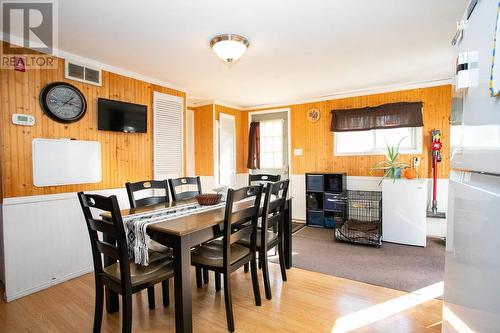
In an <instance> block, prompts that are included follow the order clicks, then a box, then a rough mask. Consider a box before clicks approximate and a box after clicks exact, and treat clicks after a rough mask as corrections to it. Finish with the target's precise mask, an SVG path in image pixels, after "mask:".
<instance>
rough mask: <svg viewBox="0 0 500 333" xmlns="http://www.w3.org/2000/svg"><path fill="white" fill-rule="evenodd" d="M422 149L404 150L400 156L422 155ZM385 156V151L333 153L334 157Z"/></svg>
mask: <svg viewBox="0 0 500 333" xmlns="http://www.w3.org/2000/svg"><path fill="white" fill-rule="evenodd" d="M421 154H422V149H415V150H403V151H401V152H400V153H399V155H421ZM377 155H378V156H384V155H385V153H384V152H383V151H367V152H355V153H337V152H333V156H377Z"/></svg>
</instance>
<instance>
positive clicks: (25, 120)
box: [12, 113, 35, 126]
mask: <svg viewBox="0 0 500 333" xmlns="http://www.w3.org/2000/svg"><path fill="white" fill-rule="evenodd" d="M12 123H13V124H14V125H22V126H34V125H35V117H33V116H30V115H27V114H19V113H14V114H13V115H12Z"/></svg>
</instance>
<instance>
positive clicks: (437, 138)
mask: <svg viewBox="0 0 500 333" xmlns="http://www.w3.org/2000/svg"><path fill="white" fill-rule="evenodd" d="M431 137H432V143H431V157H432V206H431V210H430V211H427V217H434V218H439V219H444V218H446V214H445V213H443V212H438V208H437V166H438V163H439V162H441V148H442V147H443V144H442V143H441V131H440V130H433V131H432V132H431Z"/></svg>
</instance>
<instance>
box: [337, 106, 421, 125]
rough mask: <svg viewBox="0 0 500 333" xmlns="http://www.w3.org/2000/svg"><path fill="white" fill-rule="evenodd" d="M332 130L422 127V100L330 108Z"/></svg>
mask: <svg viewBox="0 0 500 333" xmlns="http://www.w3.org/2000/svg"><path fill="white" fill-rule="evenodd" d="M331 113H332V115H333V117H332V124H331V127H330V130H331V131H332V132H349V131H368V130H372V129H377V128H398V127H422V126H423V125H424V123H423V120H422V102H402V103H391V104H383V105H380V106H375V107H367V108H361V109H347V110H332V112H331Z"/></svg>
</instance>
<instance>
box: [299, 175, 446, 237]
mask: <svg viewBox="0 0 500 333" xmlns="http://www.w3.org/2000/svg"><path fill="white" fill-rule="evenodd" d="M379 182H380V177H360V176H347V189H348V190H361V191H382V188H381V187H380V186H379ZM426 182H427V187H428V198H429V199H428V200H429V207H430V200H432V199H431V198H432V179H426ZM437 184H438V185H437V191H438V192H437V193H438V195H437V200H438V210H439V211H441V212H447V211H448V179H438V183H437ZM290 186H291V187H290V193H291V195H292V196H293V206H292V207H293V210H292V214H293V218H294V219H296V220H304V221H305V219H306V194H305V192H306V189H305V175H303V174H301V175H291V176H290ZM446 228H447V223H446V219H434V218H427V235H428V236H434V237H445V236H446Z"/></svg>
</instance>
